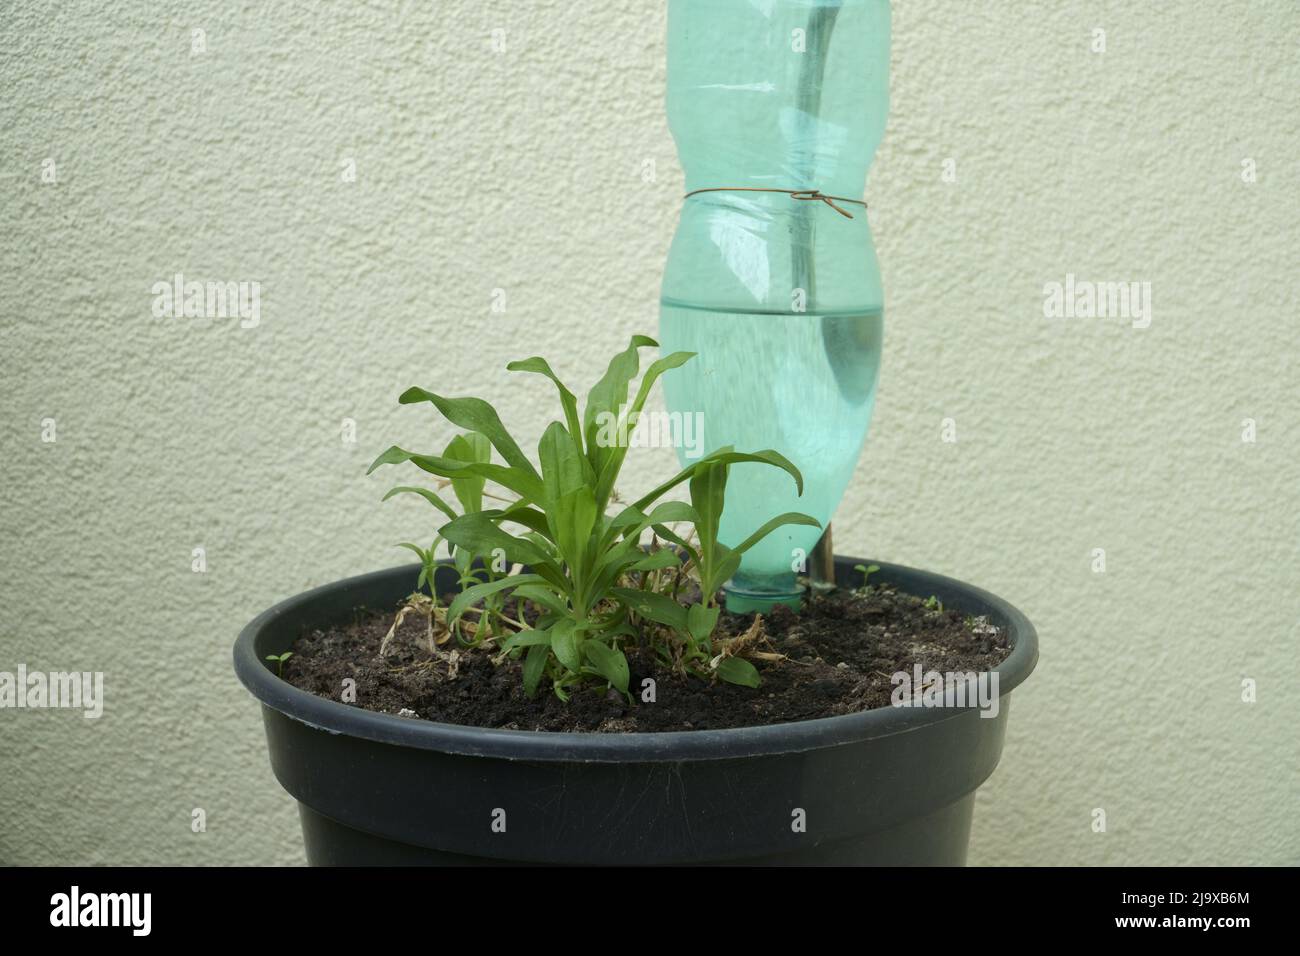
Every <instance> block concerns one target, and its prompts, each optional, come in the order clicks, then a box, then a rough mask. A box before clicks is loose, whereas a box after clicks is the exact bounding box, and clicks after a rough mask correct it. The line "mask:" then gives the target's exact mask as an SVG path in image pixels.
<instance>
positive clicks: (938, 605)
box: [925, 594, 943, 614]
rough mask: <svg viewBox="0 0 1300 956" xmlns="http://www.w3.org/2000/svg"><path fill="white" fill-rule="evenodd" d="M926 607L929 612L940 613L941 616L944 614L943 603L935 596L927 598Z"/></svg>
mask: <svg viewBox="0 0 1300 956" xmlns="http://www.w3.org/2000/svg"><path fill="white" fill-rule="evenodd" d="M925 607H926V609H927V610H930V611H938V612H939V613H940V614H942V613H943V602H942V601H940V600H939V599H938V598H937V597H935V596H934V595H933V594H931V595H930V596H929V597H928V598H926V601H925Z"/></svg>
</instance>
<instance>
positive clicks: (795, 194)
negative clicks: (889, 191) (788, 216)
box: [682, 186, 867, 219]
mask: <svg viewBox="0 0 1300 956" xmlns="http://www.w3.org/2000/svg"><path fill="white" fill-rule="evenodd" d="M698 193H785V194H786V195H787V196H789V197H790V198H791V199H801V200H803V201H805V202H824V203H825V204H826V205H828V206H830V207H831V208H832V209H834V210H835V211H836V212H837V213H839V214H840V215H841V216H843V217H844V218H845V219H852V218H853V213H851V212H849V211H848V210H847V209H841V208H840V207H839V206H837V205H835V204H836V203H837V202H851V203H853V204H854V205H855V206H861V207H862V208H863V209H866V208H867V204H866V203H865V202H863V201H862V200H861V199H849V198H848V197H847V196H828V195H826V194H825V193H824V192H822V191H821V190H819V189H770V188H768V187H765V186H711V187H709V188H707V189H692V190H691V191H690V192H688V193H687V194H686V195H685V196H683V197H682V198H683V199H690V198H691V197H692V196H694V195H696V194H698Z"/></svg>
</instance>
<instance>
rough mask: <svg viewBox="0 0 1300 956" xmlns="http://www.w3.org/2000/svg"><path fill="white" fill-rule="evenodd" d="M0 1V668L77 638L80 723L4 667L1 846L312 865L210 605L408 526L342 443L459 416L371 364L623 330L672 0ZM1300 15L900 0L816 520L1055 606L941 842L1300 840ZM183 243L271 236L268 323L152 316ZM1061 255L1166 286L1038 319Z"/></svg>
mask: <svg viewBox="0 0 1300 956" xmlns="http://www.w3.org/2000/svg"><path fill="white" fill-rule="evenodd" d="M0 18H2V19H0V99H2V105H0V178H2V181H3V213H2V215H0V224H2V225H3V237H2V239H0V274H2V275H3V277H4V278H3V282H2V283H0V321H2V329H3V331H2V332H0V341H2V342H3V359H2V360H0V361H2V362H3V397H4V404H3V408H4V415H3V418H2V419H0V435H2V436H3V438H2V440H3V449H2V452H3V457H2V458H0V461H3V469H4V471H3V479H4V480H3V505H2V506H0V542H2V547H3V572H4V574H3V581H4V584H3V592H2V594H3V600H0V670H12V669H14V668H15V667H16V665H17V663H18V662H19V661H22V662H25V663H26V664H27V665H28V666H29V667H32V668H44V669H92V670H103V671H105V672H107V681H108V711H107V713H106V715H105V716H104V717H103V718H102V719H101V720H99V721H88V720H83V719H82V718H81V717H80V716H78V715H76V714H70V713H65V712H30V711H3V712H0V741H3V743H2V744H0V752H2V753H3V757H2V758H0V759H2V760H3V764H4V770H3V772H2V773H0V861H2V862H9V863H50V862H77V863H90V862H110V861H111V862H128V863H152V862H209V863H217V862H220V863H271V862H296V861H300V860H301V858H302V856H301V844H300V838H299V834H298V824H297V820H296V814H295V812H294V809H293V806H292V803H291V801H290V800H289V798H288V797H287V796H286V795H284V794H283V793H282V792H281V791H280V789H279V788H278V786H277V785H276V783H275V782H274V780H273V779H272V777H271V774H270V771H269V769H268V765H267V761H266V757H265V753H264V746H263V739H262V730H261V726H260V720H259V717H258V713H257V708H256V706H255V705H254V704H253V702H252V701H251V699H250V698H249V697H248V696H247V695H246V694H245V692H244V691H243V689H242V688H241V687H240V686H239V685H238V684H237V682H236V681H235V678H234V676H233V675H232V673H231V669H230V664H229V657H230V646H231V643H232V641H233V640H234V637H235V635H236V633H237V632H238V630H239V628H240V627H241V626H242V625H243V624H244V623H245V622H246V621H247V620H248V619H249V618H250V617H252V616H253V615H254V614H255V613H256V612H258V611H260V610H261V609H263V608H264V607H266V606H267V605H269V604H270V603H272V602H274V601H276V600H278V599H280V598H283V597H286V596H288V595H290V594H292V593H295V592H298V591H300V590H303V589H305V588H308V587H311V586H314V585H317V584H322V583H325V582H328V581H331V580H334V579H337V578H339V577H342V576H345V575H348V574H352V573H356V572H361V571H365V570H369V569H373V568H377V567H382V566H385V565H390V564H395V563H398V562H399V561H400V560H401V553H399V552H397V551H395V550H393V548H392V543H393V542H395V541H397V540H399V539H402V538H406V537H410V536H412V535H421V534H427V528H428V526H429V522H430V519H429V516H428V515H427V514H425V512H424V510H422V509H423V507H424V506H423V505H421V504H420V503H419V502H415V503H410V502H395V503H394V502H390V503H388V504H386V505H383V506H381V505H380V504H379V501H378V498H379V495H380V493H381V492H382V490H383V488H384V487H386V486H385V484H384V481H383V480H382V479H379V478H374V479H370V480H367V479H365V478H363V477H362V472H363V470H364V467H365V464H366V463H367V462H368V461H369V459H370V457H371V456H372V455H373V454H374V453H375V452H376V451H378V450H380V449H382V448H383V447H385V446H386V445H388V444H389V443H391V442H394V441H401V442H402V443H403V444H410V445H414V446H416V447H420V448H434V447H440V442H442V441H444V440H445V438H446V436H447V434H448V432H447V430H446V429H445V428H443V427H442V426H441V425H438V424H436V423H434V422H433V420H432V416H431V414H430V413H427V412H422V411H420V410H418V409H410V408H407V409H399V408H398V407H397V406H396V404H395V398H396V396H397V394H398V392H399V391H400V389H401V388H403V387H405V386H407V385H410V384H415V383H419V384H423V385H430V386H438V387H439V388H441V389H444V390H447V391H451V392H461V391H465V392H474V393H480V394H486V395H490V396H495V397H496V398H497V399H498V400H499V403H500V405H501V406H502V411H503V414H504V415H505V416H506V417H507V420H508V421H515V422H519V423H520V424H519V431H520V432H521V433H522V434H523V435H525V436H528V437H530V438H535V437H536V436H537V435H539V434H540V432H541V429H542V427H543V426H544V424H545V423H546V421H547V420H549V417H550V415H551V411H550V408H551V401H552V399H551V393H550V391H549V388H548V387H547V386H546V385H545V383H543V382H542V381H541V380H539V379H528V378H519V377H514V376H509V375H508V374H507V373H506V372H505V371H504V368H503V366H504V365H505V363H506V362H507V361H509V360H510V359H513V358H516V357H522V356H526V355H529V354H533V353H534V352H539V351H540V352H542V353H544V354H547V355H549V356H550V358H551V361H552V363H553V364H554V365H555V367H556V369H557V371H558V372H559V373H560V374H561V375H562V376H564V377H566V378H567V379H569V380H570V381H571V382H574V383H575V384H581V385H582V386H583V387H584V388H585V385H586V384H588V383H589V382H590V381H591V379H592V378H593V376H594V374H595V373H596V365H595V363H598V362H602V361H603V360H604V359H605V358H606V357H607V355H608V354H609V353H610V352H611V351H612V350H614V349H615V348H617V347H618V346H620V345H621V344H622V343H623V342H624V341H625V340H626V338H627V336H628V334H629V333H631V332H634V331H646V332H653V330H654V327H655V323H656V315H657V307H656V301H657V295H658V282H659V275H660V269H661V266H662V262H663V259H664V255H665V252H666V250H667V245H668V242H669V239H670V237H671V231H672V227H673V224H674V222H675V218H676V213H677V209H678V206H679V202H680V199H679V197H680V192H681V174H680V169H679V167H678V165H677V162H676V159H675V156H674V152H673V145H672V141H671V139H670V137H669V135H668V131H667V128H666V125H665V121H664V115H663V104H662V96H663V85H664V51H663V33H664V10H663V5H662V4H661V3H631V2H622V3H599V4H571V3H541V2H529V3H502V2H498V3H479V2H471V0H456V2H453V0H442V2H437V3H380V2H376V3H373V4H370V5H366V6H362V5H359V4H330V5H323V4H322V5H317V4H305V3H304V4H289V3H275V4H256V3H226V2H223V3H217V2H211V3H182V2H178V0H149V2H144V0H131V2H126V3H121V4H114V5H111V7H110V6H105V5H104V4H99V3H90V2H82V3H76V4H71V5H67V6H65V5H54V4H47V3H38V2H34V0H12V2H10V3H8V4H6V6H5V9H4V11H3V12H2V13H0ZM1098 27H1101V28H1104V29H1105V31H1106V51H1105V52H1104V53H1096V52H1093V51H1092V49H1091V44H1092V42H1093V32H1092V31H1093V30H1094V28H1098ZM196 28H197V29H202V30H203V31H205V40H206V50H205V51H204V52H200V53H193V52H192V42H193V39H192V33H191V31H192V30H193V29H196ZM494 29H502V30H505V31H506V45H507V49H506V52H504V53H496V52H494V51H493V48H492V44H491V33H492V31H493V30H494ZM1297 40H1300V6H1297V4H1296V3H1295V2H1294V0H1277V2H1263V0H1255V2H1245V0H1236V2H1227V0H1224V2H1215V3H1208V2H1192V0H1187V2H1170V3H1164V4H1135V3H1123V4H1121V3H1106V2H1100V0H1098V2H1083V0H1080V2H1069V3H1023V2H1011V0H1004V2H985V3H969V2H961V0H944V2H917V0H905V2H900V3H897V4H896V5H895V14H894V65H893V106H892V113H891V117H890V122H889V129H888V132H887V134H886V138H885V141H884V145H883V147H882V150H881V153H880V155H879V157H878V160H877V162H876V165H875V167H874V170H873V178H872V183H871V185H870V188H869V190H868V200H869V201H870V203H871V213H870V215H871V217H872V222H873V227H874V228H875V231H876V236H877V239H878V244H879V250H880V259H881V262H882V266H883V269H884V274H885V282H886V289H887V313H886V351H885V360H884V370H883V377H882V384H881V388H880V393H879V400H878V404H877V411H876V418H875V422H874V425H873V430H872V436H871V438H870V440H869V442H868V447H867V450H866V452H865V454H864V456H863V458H862V461H861V463H860V465H859V468H858V475H857V480H856V482H855V483H854V485H853V486H852V488H851V490H850V491H849V493H848V496H847V498H846V500H845V502H844V504H843V506H842V508H841V510H840V513H839V515H838V517H837V518H836V531H837V534H836V541H837V544H838V545H839V547H840V549H841V550H842V551H848V552H853V553H858V554H870V555H871V556H873V557H877V558H884V559H888V560H894V561H900V562H903V563H907V564H913V565H919V566H922V567H927V568H932V569H934V570H938V571H941V572H944V573H947V574H952V575H954V576H957V577H960V578H965V579H968V580H970V581H972V582H975V583H978V584H980V585H983V586H985V587H987V588H989V589H991V590H993V591H995V592H997V593H999V594H1002V595H1004V596H1005V597H1007V598H1008V599H1010V600H1011V601H1013V602H1014V603H1016V604H1018V605H1019V606H1020V607H1022V608H1023V609H1024V610H1025V611H1026V612H1027V613H1028V615H1029V616H1030V618H1031V619H1032V620H1034V621H1035V623H1036V624H1037V625H1038V628H1039V632H1040V634H1041V639H1042V660H1041V663H1040V665H1039V668H1038V671H1037V673H1036V674H1035V675H1034V676H1033V678H1032V679H1031V680H1030V681H1029V683H1028V684H1027V685H1025V687H1024V688H1023V689H1021V690H1019V691H1017V692H1016V695H1015V701H1014V708H1013V711H1014V713H1013V716H1012V719H1011V727H1010V735H1009V738H1008V741H1007V750H1006V753H1005V756H1004V759H1003V762H1002V765H1001V767H1000V769H999V770H998V772H997V773H996V774H995V776H994V777H993V779H992V780H991V781H990V782H989V783H988V784H987V785H986V786H985V787H984V788H983V790H982V791H981V792H980V797H979V809H978V811H977V815H976V830H975V834H974V838H973V846H972V853H971V858H972V861H973V862H980V863H1040V864H1053V863H1066V862H1078V863H1112V864H1119V863H1254V862H1263V863H1287V862H1290V863H1296V862H1300V822H1297V816H1296V807H1297V795H1298V793H1300V752H1298V745H1297V730H1296V728H1297V726H1300V703H1297V701H1298V699H1300V698H1298V697H1297V694H1296V689H1295V688H1296V683H1297V678H1298V677H1300V667H1298V666H1297V663H1296V642H1295V635H1296V633H1297V618H1298V616H1300V599H1298V598H1297V596H1296V591H1295V587H1294V580H1295V576H1294V567H1295V560H1296V546H1297V540H1298V534H1300V519H1298V518H1297V510H1298V509H1297V506H1298V505H1300V464H1298V462H1300V431H1298V430H1297V427H1296V424H1295V423H1296V417H1297V413H1298V412H1300V394H1298V392H1297V388H1296V363H1297V360H1296V357H1295V356H1296V351H1297V346H1300V333H1297V331H1296V329H1297V324H1296V306H1297V298H1298V297H1297V292H1298V291H1300V280H1298V279H1297V268H1296V267H1297V258H1298V257H1297V240H1298V238H1300V228H1298V226H1297V223H1300V209H1298V208H1297V195H1300V193H1298V191H1297V173H1298V172H1300V170H1298V168H1297V157H1298V156H1300V134H1298V132H1297V129H1298V126H1297V113H1296V91H1297V89H1300V64H1298V62H1297V58H1296V56H1295V51H1296V47H1297ZM949 157H951V158H954V159H955V160H956V169H957V179H956V182H945V181H943V179H942V176H941V174H942V171H943V161H944V160H945V159H946V158H949ZM647 159H653V160H654V161H655V163H656V169H657V174H658V175H657V179H656V181H655V182H653V183H645V182H643V181H642V179H641V172H642V168H643V162H644V161H645V160H647ZM1245 159H1252V160H1254V162H1255V164H1256V167H1257V170H1258V176H1257V181H1255V182H1253V183H1247V182H1244V181H1243V179H1242V175H1241V173H1242V162H1243V160H1245ZM47 160H52V161H53V164H54V166H53V168H54V171H55V174H56V177H57V181H56V182H53V183H49V182H43V179H42V173H43V171H47V170H48V169H49V166H48V164H47V163H46V161H47ZM348 160H354V161H355V164H356V181H355V182H345V181H343V177H342V172H343V164H344V163H345V162H346V161H348ZM177 271H182V272H184V273H185V274H186V275H187V276H189V277H192V278H200V279H223V280H257V281H259V282H260V283H261V287H262V303H261V310H262V315H261V324H260V325H259V326H258V327H257V328H253V329H240V328H239V327H238V326H237V325H236V323H235V322H233V321H225V322H221V321H217V322H213V321H206V320H185V319H156V318H154V317H153V316H152V314H151V311H150V305H151V294H150V288H151V286H152V285H153V283H155V282H157V281H159V280H166V279H168V278H170V277H171V276H172V275H173V274H174V273H175V272H177ZM1066 273H1074V274H1076V275H1078V276H1079V277H1081V278H1089V279H1103V280H1115V281H1121V280H1127V281H1149V282H1150V283H1151V284H1152V290H1153V291H1152V295H1153V307H1154V308H1153V321H1152V324H1151V326H1150V327H1149V328H1147V329H1145V330H1135V329H1133V328H1131V327H1129V326H1128V325H1126V324H1125V323H1124V322H1122V321H1119V320H1099V319H1091V320H1085V319H1077V320H1066V321H1049V320H1047V319H1045V318H1044V317H1043V314H1042V289H1043V285H1044V283H1047V282H1051V281H1054V280H1055V281H1061V280H1063V279H1064V277H1065V274H1066ZM494 288H503V289H505V290H507V294H508V300H507V301H508V308H507V311H506V312H505V313H504V314H493V313H491V312H490V311H489V303H490V296H491V293H492V290H493V289H494ZM45 418H54V419H55V420H56V423H57V424H56V429H57V431H56V435H57V441H56V442H54V443H52V444H51V443H45V442H42V441H41V437H40V436H41V422H42V420H43V419H45ZM344 418H352V419H354V420H355V421H356V423H357V432H358V441H357V443H356V444H355V445H346V444H344V443H343V442H342V441H341V438H340V428H341V422H342V420H343V419H344ZM944 418H952V419H954V420H955V422H956V428H957V437H958V441H957V442H956V443H944V442H942V441H941V440H940V430H941V422H942V420H943V419H944ZM1245 418H1253V419H1255V420H1256V422H1257V423H1258V440H1257V441H1256V442H1255V443H1253V444H1250V443H1244V442H1243V441H1242V440H1241V430H1242V420H1243V419H1245ZM639 460H640V461H641V462H642V463H643V467H644V469H645V471H644V473H643V475H642V476H641V477H642V480H643V481H644V483H646V484H648V483H649V482H650V481H652V480H653V479H654V478H655V477H658V476H660V475H662V474H664V473H666V472H667V471H669V470H670V469H671V467H672V460H671V455H670V454H669V453H668V452H662V453H647V454H642V456H641V457H640V459H639ZM199 546H202V547H204V548H205V549H206V552H207V556H208V568H209V569H208V572H207V573H205V574H196V573H192V571H191V551H192V549H193V548H195V547H199ZM1099 547H1100V548H1105V550H1106V556H1107V566H1106V571H1105V573H1104V574H1096V573H1093V571H1092V570H1091V567H1090V562H1091V552H1092V549H1093V548H1099ZM1245 677H1251V678H1254V679H1256V680H1257V681H1258V687H1259V691H1258V695H1259V696H1258V702H1257V703H1255V704H1253V705H1252V704H1246V703H1242V702H1241V701H1240V687H1241V681H1242V679H1243V678H1245ZM195 807H201V808H204V809H205V810H206V812H207V815H208V831H207V832H206V833H204V834H193V833H191V832H190V813H191V810H192V809H193V808H195ZM1094 808H1103V809H1104V810H1105V811H1106V813H1107V822H1108V832H1106V833H1104V834H1096V833H1093V832H1092V831H1091V823H1092V819H1093V818H1092V812H1093V810H1094Z"/></svg>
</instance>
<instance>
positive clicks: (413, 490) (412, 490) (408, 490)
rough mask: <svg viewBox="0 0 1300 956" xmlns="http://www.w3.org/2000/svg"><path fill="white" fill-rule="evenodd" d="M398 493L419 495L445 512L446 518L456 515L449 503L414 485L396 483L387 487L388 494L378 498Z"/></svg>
mask: <svg viewBox="0 0 1300 956" xmlns="http://www.w3.org/2000/svg"><path fill="white" fill-rule="evenodd" d="M400 494H412V495H419V496H420V497H421V498H423V499H424V500H425V501H427V502H429V504H431V505H433V506H434V507H435V508H437V509H438V510H439V511H441V512H442V513H443V514H445V515H446V516H447V517H448V518H455V517H456V512H455V511H453V510H452V508H451V505H449V504H447V502H445V501H443V500H442V499H441V498H439V497H438V496H437V495H436V494H434V493H433V492H432V491H430V490H429V489H428V488H417V487H415V486H414V485H398V486H397V487H396V488H390V489H388V494H386V495H384V497H383V498H382V499H380V500H381V501H387V500H388V499H389V498H391V497H393V496H394V495H400Z"/></svg>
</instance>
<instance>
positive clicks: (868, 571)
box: [853, 564, 880, 588]
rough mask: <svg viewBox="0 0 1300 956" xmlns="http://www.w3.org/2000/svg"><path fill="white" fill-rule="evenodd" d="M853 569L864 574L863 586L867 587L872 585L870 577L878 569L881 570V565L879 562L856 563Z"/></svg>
mask: <svg viewBox="0 0 1300 956" xmlns="http://www.w3.org/2000/svg"><path fill="white" fill-rule="evenodd" d="M853 570H854V571H857V572H859V573H860V574H861V575H862V586H863V587H864V588H865V587H870V584H869V583H868V579H869V578H870V577H871V576H872V575H873V574H875V573H876V572H877V571H879V570H880V565H878V564H855V565H853Z"/></svg>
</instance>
